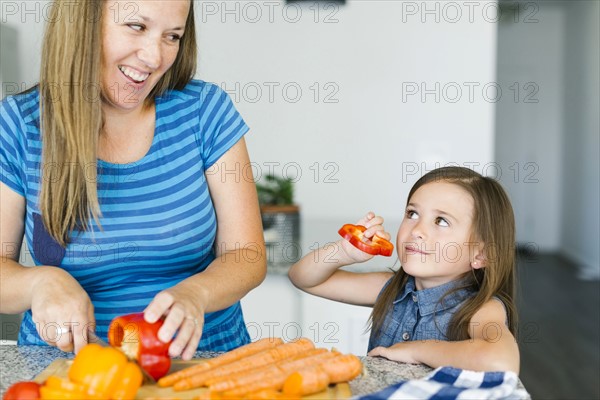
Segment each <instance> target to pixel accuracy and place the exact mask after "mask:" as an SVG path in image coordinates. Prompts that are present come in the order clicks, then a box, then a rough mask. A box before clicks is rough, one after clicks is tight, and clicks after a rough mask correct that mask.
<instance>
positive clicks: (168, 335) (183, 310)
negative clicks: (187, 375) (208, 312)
mask: <svg viewBox="0 0 600 400" xmlns="http://www.w3.org/2000/svg"><path fill="white" fill-rule="evenodd" d="M197 297H198V294H197V292H196V291H194V290H192V289H191V288H188V287H186V286H185V285H183V284H179V285H175V286H173V287H172V288H169V289H166V290H163V291H162V292H160V293H158V294H157V295H156V296H155V297H154V299H152V301H151V302H150V304H149V305H148V307H146V309H145V310H144V319H145V320H146V321H147V322H150V323H154V322H156V321H158V319H159V318H161V317H162V316H163V315H164V316H166V318H165V322H164V323H163V326H162V327H161V328H160V329H159V331H158V338H159V339H160V340H161V341H163V342H165V343H167V342H169V341H170V340H171V339H172V338H173V336H174V335H175V333H176V332H178V333H177V337H175V339H174V340H173V342H172V343H171V346H169V355H170V356H171V357H177V356H180V355H181V357H182V358H183V359H184V360H191V359H192V357H193V356H194V353H195V352H196V349H197V348H198V343H200V338H201V337H202V328H203V327H204V307H203V306H201V305H200V304H199V303H200V302H199V301H198V299H197Z"/></svg>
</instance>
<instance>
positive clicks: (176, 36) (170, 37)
mask: <svg viewBox="0 0 600 400" xmlns="http://www.w3.org/2000/svg"><path fill="white" fill-rule="evenodd" d="M169 39H170V40H171V41H172V42H179V41H180V40H181V36H179V35H176V34H173V35H169Z"/></svg>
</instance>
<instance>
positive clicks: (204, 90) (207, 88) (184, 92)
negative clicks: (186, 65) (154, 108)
mask: <svg viewBox="0 0 600 400" xmlns="http://www.w3.org/2000/svg"><path fill="white" fill-rule="evenodd" d="M225 94H226V93H225V91H224V90H223V89H221V88H220V87H219V86H218V85H216V84H214V83H212V82H206V81H203V80H201V79H192V80H191V81H190V82H188V84H187V85H186V86H185V87H184V88H183V89H181V90H176V89H173V90H169V91H168V92H167V93H166V94H165V95H163V96H161V97H164V98H168V99H173V98H177V99H180V100H189V101H198V100H201V101H205V100H208V99H212V98H214V97H221V96H223V95H225Z"/></svg>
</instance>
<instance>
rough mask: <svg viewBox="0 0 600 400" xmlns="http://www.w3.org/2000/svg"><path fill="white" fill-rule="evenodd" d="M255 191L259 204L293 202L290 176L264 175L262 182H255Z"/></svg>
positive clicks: (288, 203)
mask: <svg viewBox="0 0 600 400" xmlns="http://www.w3.org/2000/svg"><path fill="white" fill-rule="evenodd" d="M256 191H257V192H258V202H259V203H260V204H261V205H279V206H280V205H290V204H294V182H293V181H292V180H291V179H290V178H280V177H277V176H275V175H265V177H264V181H263V182H260V183H259V182H257V183H256Z"/></svg>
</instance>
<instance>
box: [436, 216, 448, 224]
mask: <svg viewBox="0 0 600 400" xmlns="http://www.w3.org/2000/svg"><path fill="white" fill-rule="evenodd" d="M435 223H436V224H437V225H439V226H450V224H449V223H448V221H447V220H446V219H444V218H442V217H437V218H436V219H435Z"/></svg>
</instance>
